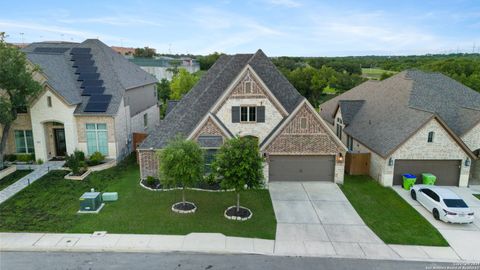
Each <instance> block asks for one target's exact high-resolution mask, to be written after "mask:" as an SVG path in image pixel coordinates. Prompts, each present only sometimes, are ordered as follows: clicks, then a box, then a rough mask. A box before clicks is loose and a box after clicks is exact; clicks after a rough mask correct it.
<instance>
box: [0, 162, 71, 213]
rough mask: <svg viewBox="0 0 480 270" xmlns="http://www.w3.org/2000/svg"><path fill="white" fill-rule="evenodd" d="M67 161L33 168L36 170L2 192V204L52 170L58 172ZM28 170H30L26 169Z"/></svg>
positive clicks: (0, 198) (0, 200) (47, 163)
mask: <svg viewBox="0 0 480 270" xmlns="http://www.w3.org/2000/svg"><path fill="white" fill-rule="evenodd" d="M64 163H65V161H47V162H45V163H44V164H42V165H40V166H35V167H32V169H33V168H34V170H33V172H31V173H29V174H27V175H26V176H24V177H22V178H20V180H18V181H17V182H15V183H13V184H11V185H10V186H8V187H6V188H4V189H3V190H2V191H0V204H1V203H3V202H4V201H6V200H8V199H9V198H10V197H12V196H13V195H15V194H17V192H19V191H20V190H22V189H24V188H25V187H27V186H28V185H29V183H30V184H31V183H33V182H35V181H36V180H37V179H39V178H41V177H42V176H44V175H45V174H47V173H48V172H49V171H50V170H57V169H59V168H61V167H62V166H63V164H64ZM24 169H28V168H24Z"/></svg>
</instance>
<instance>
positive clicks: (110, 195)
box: [102, 192, 118, 202]
mask: <svg viewBox="0 0 480 270" xmlns="http://www.w3.org/2000/svg"><path fill="white" fill-rule="evenodd" d="M102 200H103V201H104V202H114V201H116V200H118V193H117V192H104V193H102Z"/></svg>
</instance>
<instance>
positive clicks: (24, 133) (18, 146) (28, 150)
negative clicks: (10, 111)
mask: <svg viewBox="0 0 480 270" xmlns="http://www.w3.org/2000/svg"><path fill="white" fill-rule="evenodd" d="M14 133H15V151H16V153H22V154H32V153H34V152H35V150H34V147H33V134H32V131H31V130H15V132H14Z"/></svg>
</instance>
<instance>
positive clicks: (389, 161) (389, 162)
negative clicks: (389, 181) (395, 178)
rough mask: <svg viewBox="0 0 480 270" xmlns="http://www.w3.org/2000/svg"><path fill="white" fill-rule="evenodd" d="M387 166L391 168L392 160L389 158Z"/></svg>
mask: <svg viewBox="0 0 480 270" xmlns="http://www.w3.org/2000/svg"><path fill="white" fill-rule="evenodd" d="M388 166H393V158H391V157H390V159H389V160H388Z"/></svg>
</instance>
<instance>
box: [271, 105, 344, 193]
mask: <svg viewBox="0 0 480 270" xmlns="http://www.w3.org/2000/svg"><path fill="white" fill-rule="evenodd" d="M315 113H316V112H313V111H312V110H311V109H310V108H309V107H308V106H307V104H304V105H303V107H302V108H301V109H300V110H299V111H298V112H297V113H296V115H295V117H294V118H293V119H292V120H291V121H290V122H289V123H287V124H286V125H285V126H284V127H283V129H282V130H281V131H280V134H278V135H277V137H276V138H274V139H273V141H272V142H270V144H269V145H268V146H267V147H266V149H265V152H266V153H268V154H269V155H335V156H336V155H337V154H338V153H342V155H343V156H345V150H344V149H343V148H341V147H340V146H338V145H337V143H336V142H335V141H334V138H332V136H333V135H331V133H329V130H328V127H327V126H325V125H324V124H323V123H322V122H320V120H319V119H318V118H317V116H315V115H314V114H315ZM302 119H305V121H306V126H305V128H302V127H301V124H300V123H301V121H302ZM335 160H336V161H335V179H334V180H335V182H336V183H343V178H344V170H345V164H344V162H343V161H339V160H338V159H337V158H336V159H335ZM266 178H267V180H268V169H267V174H266Z"/></svg>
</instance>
